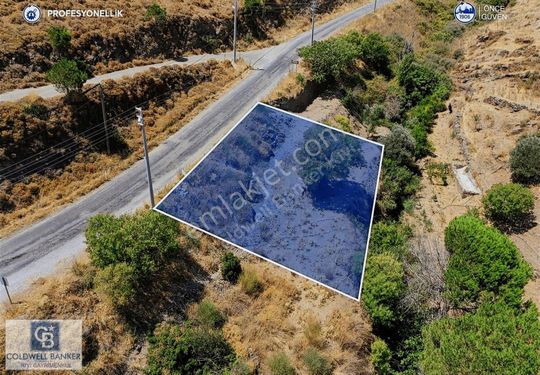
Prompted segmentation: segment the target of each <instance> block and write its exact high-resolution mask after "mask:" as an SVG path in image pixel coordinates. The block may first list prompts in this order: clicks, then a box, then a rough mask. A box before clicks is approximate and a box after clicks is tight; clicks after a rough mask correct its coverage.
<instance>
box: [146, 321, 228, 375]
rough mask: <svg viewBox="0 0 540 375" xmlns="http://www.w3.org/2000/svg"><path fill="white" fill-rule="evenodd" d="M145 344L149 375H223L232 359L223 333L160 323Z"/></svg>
mask: <svg viewBox="0 0 540 375" xmlns="http://www.w3.org/2000/svg"><path fill="white" fill-rule="evenodd" d="M148 342H149V347H148V366H147V369H146V373H147V374H149V375H160V374H165V373H166V374H178V375H191V374H214V373H223V372H224V371H226V369H227V368H228V367H229V366H230V365H232V364H234V363H235V359H236V355H235V353H234V350H233V348H232V347H231V346H230V345H229V343H227V341H226V340H225V338H224V337H223V334H222V333H221V332H218V331H215V330H205V329H200V328H192V327H189V326H179V325H178V324H162V325H160V326H158V327H157V328H156V332H155V334H154V335H153V336H151V337H150V338H149V339H148Z"/></svg>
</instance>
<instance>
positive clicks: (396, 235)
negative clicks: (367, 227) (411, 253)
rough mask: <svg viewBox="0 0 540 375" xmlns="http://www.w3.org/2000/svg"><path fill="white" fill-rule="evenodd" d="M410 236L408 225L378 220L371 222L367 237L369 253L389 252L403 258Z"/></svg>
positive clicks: (410, 231)
mask: <svg viewBox="0 0 540 375" xmlns="http://www.w3.org/2000/svg"><path fill="white" fill-rule="evenodd" d="M411 237H412V230H411V228H410V227H409V226H406V225H403V224H400V223H388V222H384V221H379V222H377V223H375V224H373V227H372V229H371V236H370V239H369V253H370V254H371V255H376V254H383V253H390V254H393V255H394V256H395V257H396V258H397V259H403V258H404V256H405V254H406V252H407V242H408V240H409V239H410V238H411Z"/></svg>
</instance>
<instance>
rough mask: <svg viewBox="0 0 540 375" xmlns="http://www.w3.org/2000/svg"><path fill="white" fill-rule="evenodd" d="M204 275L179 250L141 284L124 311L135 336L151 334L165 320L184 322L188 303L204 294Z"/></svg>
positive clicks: (192, 261)
mask: <svg viewBox="0 0 540 375" xmlns="http://www.w3.org/2000/svg"><path fill="white" fill-rule="evenodd" d="M208 279H209V275H208V273H207V272H206V271H205V270H204V269H203V268H202V267H201V266H200V265H199V264H198V263H197V262H196V261H195V260H194V259H193V258H192V257H191V255H190V254H189V253H188V252H186V251H182V252H181V254H179V255H178V257H176V258H175V259H174V260H172V261H171V262H170V263H169V264H167V265H165V266H164V268H163V269H161V270H160V271H158V272H157V274H156V275H154V277H152V278H149V279H148V280H146V281H145V282H143V283H142V288H140V289H139V291H138V295H137V297H136V299H135V302H134V304H133V305H131V306H129V309H128V310H127V311H125V312H124V316H125V317H126V321H127V322H128V323H129V325H130V326H131V327H132V328H133V329H134V330H135V332H137V333H141V334H144V333H147V332H150V331H153V330H154V328H155V326H156V324H158V323H159V322H161V321H163V320H164V319H165V318H168V317H169V318H170V317H176V318H178V319H181V320H184V319H186V317H187V309H188V307H189V306H190V305H191V304H192V303H196V302H199V301H200V300H201V299H202V297H203V293H204V282H205V281H206V280H208Z"/></svg>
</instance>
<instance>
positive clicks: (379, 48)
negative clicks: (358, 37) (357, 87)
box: [360, 33, 390, 75]
mask: <svg viewBox="0 0 540 375" xmlns="http://www.w3.org/2000/svg"><path fill="white" fill-rule="evenodd" d="M360 58H361V59H362V61H364V62H365V63H366V65H367V66H368V67H369V68H370V69H372V70H374V71H376V72H378V73H382V74H385V75H389V74H390V49H389V48H388V44H387V43H386V41H385V40H384V38H383V37H382V36H381V35H380V34H378V33H370V34H368V35H367V36H366V37H365V38H363V39H362V41H361V44H360Z"/></svg>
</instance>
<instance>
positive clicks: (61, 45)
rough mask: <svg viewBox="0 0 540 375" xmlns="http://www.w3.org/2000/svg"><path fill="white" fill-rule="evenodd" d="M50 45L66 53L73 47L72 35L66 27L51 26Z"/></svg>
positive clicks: (49, 31) (49, 32)
mask: <svg viewBox="0 0 540 375" xmlns="http://www.w3.org/2000/svg"><path fill="white" fill-rule="evenodd" d="M47 33H48V34H49V43H50V44H51V46H52V47H53V48H54V49H55V50H57V51H60V52H65V51H67V50H68V49H69V47H71V33H70V32H69V30H68V29H67V28H65V27H64V26H51V27H50V28H49V30H47Z"/></svg>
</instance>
